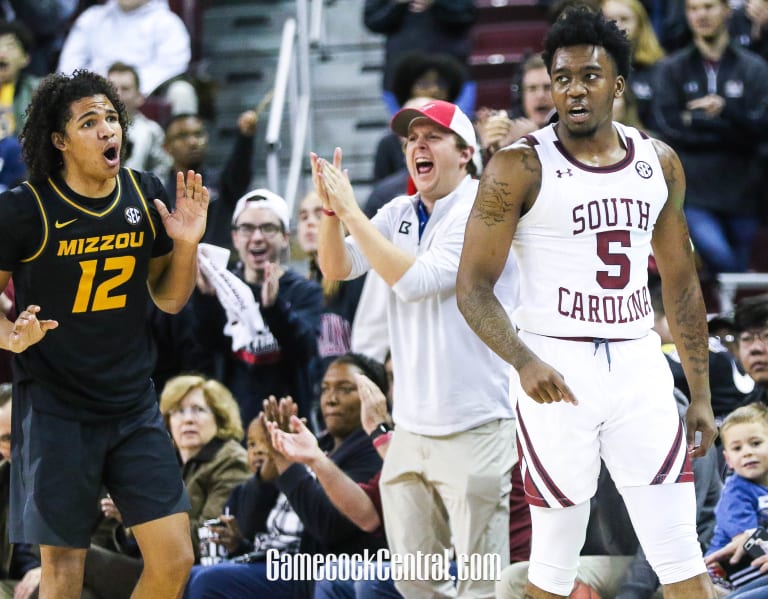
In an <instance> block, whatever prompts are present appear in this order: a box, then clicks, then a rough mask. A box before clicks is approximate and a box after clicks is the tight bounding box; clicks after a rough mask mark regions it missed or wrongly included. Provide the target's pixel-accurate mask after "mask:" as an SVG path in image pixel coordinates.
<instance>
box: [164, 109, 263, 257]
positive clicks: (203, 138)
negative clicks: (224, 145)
mask: <svg viewBox="0 0 768 599" xmlns="http://www.w3.org/2000/svg"><path fill="white" fill-rule="evenodd" d="M258 120H259V114H258V113H257V112H256V111H254V110H246V111H244V112H243V113H241V114H240V116H239V117H238V119H237V130H238V132H237V135H236V136H235V142H234V144H233V146H232V152H231V153H230V155H229V158H228V159H227V162H226V163H225V165H224V168H222V169H221V171H216V170H213V169H211V168H209V167H208V165H207V164H206V159H207V156H208V131H207V130H206V126H205V122H204V121H203V119H202V117H200V116H199V115H197V114H177V115H174V116H172V117H171V119H170V120H169V121H168V123H166V125H165V140H164V142H163V148H164V149H165V151H166V152H167V153H168V155H169V156H170V157H171V161H172V164H171V167H170V168H169V169H168V170H166V172H165V173H164V174H163V176H162V177H160V180H161V181H162V182H163V184H164V186H165V189H166V191H167V192H168V198H169V199H170V202H171V204H173V202H174V201H175V197H176V195H175V194H176V173H178V172H179V171H181V172H182V173H186V172H187V171H188V170H190V169H191V170H193V171H195V172H198V173H201V174H202V175H203V181H205V184H206V186H207V187H208V192H209V193H210V197H211V200H210V202H211V203H210V205H209V207H208V225H207V227H206V230H205V235H204V237H203V241H204V242H205V243H213V244H215V245H219V246H221V247H226V248H229V247H231V244H232V233H231V224H232V210H234V208H235V203H236V202H237V200H238V198H239V197H240V196H242V195H243V194H244V193H245V192H246V191H247V190H248V185H249V184H250V182H251V177H252V176H253V138H254V135H255V134H256V125H257V123H258Z"/></svg>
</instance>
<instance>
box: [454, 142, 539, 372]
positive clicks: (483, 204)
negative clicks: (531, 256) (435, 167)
mask: <svg viewBox="0 0 768 599" xmlns="http://www.w3.org/2000/svg"><path fill="white" fill-rule="evenodd" d="M540 185H541V166H540V164H539V160H538V157H537V156H536V152H535V151H534V150H533V149H532V148H531V147H530V146H528V145H527V144H526V143H518V144H515V145H513V146H510V147H509V148H505V149H503V150H500V151H499V152H497V153H496V154H495V155H494V157H493V159H492V160H491V161H490V162H489V163H488V166H487V167H486V170H485V171H484V173H483V176H482V178H481V179H480V185H479V188H478V192H477V197H476V199H475V203H474V206H473V207H472V212H471V213H470V216H469V219H468V221H467V228H466V232H465V235H464V246H463V249H462V254H461V262H460V264H459V272H458V277H457V287H456V292H457V301H458V304H459V309H460V310H461V312H462V314H463V315H464V318H465V319H466V320H467V323H468V324H469V326H470V327H472V329H473V330H474V331H475V332H476V333H477V335H478V336H479V337H480V338H481V339H482V340H483V341H484V342H485V343H486V344H487V345H488V346H489V347H490V348H491V349H492V350H493V351H495V352H496V353H497V354H499V355H500V356H501V357H502V358H503V359H504V360H506V361H507V362H509V363H510V364H512V365H513V366H515V367H516V368H518V369H519V368H521V367H522V366H524V365H525V364H527V363H528V362H529V361H530V360H531V359H532V358H533V357H534V356H533V354H532V353H531V352H530V351H529V350H528V348H527V347H526V346H525V345H524V344H523V343H522V342H521V341H520V340H519V339H518V338H517V334H516V332H515V329H514V327H513V326H512V323H511V322H510V320H509V317H508V316H507V313H506V311H505V310H504V308H503V306H502V305H501V303H500V302H499V299H498V298H497V297H496V294H495V292H494V286H495V284H496V281H498V279H499V277H500V276H501V273H502V271H503V269H504V267H505V265H506V262H507V256H508V254H509V251H510V247H511V244H512V238H513V236H514V233H515V230H516V228H517V223H518V220H519V218H520V216H521V215H522V214H524V213H525V211H526V210H528V209H529V208H530V206H531V205H532V203H533V200H534V199H535V197H536V195H537V194H538V190H539V187H540Z"/></svg>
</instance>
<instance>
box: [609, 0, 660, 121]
mask: <svg viewBox="0 0 768 599" xmlns="http://www.w3.org/2000/svg"><path fill="white" fill-rule="evenodd" d="M602 10H603V15H605V18H606V19H609V20H611V21H616V24H617V25H618V26H619V28H620V29H623V30H624V32H625V33H626V34H627V38H628V39H629V42H630V44H631V45H632V72H631V74H630V77H629V81H627V84H628V87H629V89H630V90H631V91H632V93H633V94H634V96H635V99H636V100H637V111H638V115H639V117H640V122H641V123H642V124H643V128H644V129H646V130H649V129H650V130H653V129H654V123H653V120H652V115H651V101H652V100H653V84H654V81H653V78H654V67H655V66H656V63H658V62H659V61H660V60H661V59H662V58H664V50H663V49H662V47H661V44H660V43H659V39H658V38H657V37H656V33H655V32H654V31H653V26H652V25H651V20H650V19H649V18H648V13H647V12H646V10H645V7H644V6H643V5H642V3H641V2H640V0H603V2H602Z"/></svg>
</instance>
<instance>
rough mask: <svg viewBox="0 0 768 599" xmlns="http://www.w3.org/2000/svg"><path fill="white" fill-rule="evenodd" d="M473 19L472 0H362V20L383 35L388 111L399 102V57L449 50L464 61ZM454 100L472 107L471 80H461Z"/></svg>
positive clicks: (467, 108) (468, 109)
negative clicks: (417, 51)
mask: <svg viewBox="0 0 768 599" xmlns="http://www.w3.org/2000/svg"><path fill="white" fill-rule="evenodd" d="M476 19H477V7H476V6H475V2H474V0H407V1H403V0H365V8H364V12H363V21H364V23H365V26H366V27H367V28H368V29H369V30H370V31H372V32H373V33H382V34H384V35H385V36H386V42H385V57H384V79H383V82H382V89H383V92H384V94H383V97H384V103H385V105H386V107H387V109H388V110H389V112H390V114H394V113H395V112H397V110H398V109H399V108H401V106H402V104H401V103H399V102H400V101H399V100H398V99H397V98H396V96H395V94H394V91H395V71H396V69H397V67H398V63H399V61H400V57H401V56H402V55H403V54H404V53H407V52H409V51H412V50H421V51H423V52H427V53H429V54H450V55H451V56H454V57H455V58H456V59H457V60H458V61H459V62H460V63H461V64H463V65H467V64H468V60H469V55H470V52H471V40H470V36H469V33H470V29H471V27H472V25H473V24H474V22H475V20H476ZM456 103H457V104H458V105H459V106H460V107H461V108H462V109H463V110H464V112H465V113H467V114H472V113H473V112H474V109H475V84H474V82H471V83H465V85H464V89H463V92H462V94H461V96H460V97H459V98H458V99H457V100H456Z"/></svg>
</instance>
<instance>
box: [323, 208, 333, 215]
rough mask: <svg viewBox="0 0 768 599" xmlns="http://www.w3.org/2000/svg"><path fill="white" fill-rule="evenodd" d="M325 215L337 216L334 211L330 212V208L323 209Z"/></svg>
mask: <svg viewBox="0 0 768 599" xmlns="http://www.w3.org/2000/svg"><path fill="white" fill-rule="evenodd" d="M323 214H325V215H326V216H336V213H335V212H334V211H333V210H328V208H323Z"/></svg>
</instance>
